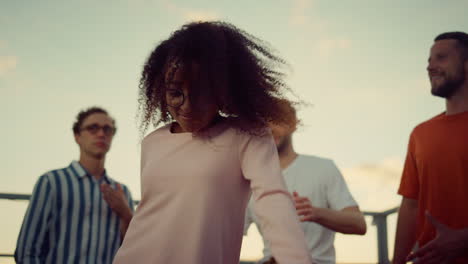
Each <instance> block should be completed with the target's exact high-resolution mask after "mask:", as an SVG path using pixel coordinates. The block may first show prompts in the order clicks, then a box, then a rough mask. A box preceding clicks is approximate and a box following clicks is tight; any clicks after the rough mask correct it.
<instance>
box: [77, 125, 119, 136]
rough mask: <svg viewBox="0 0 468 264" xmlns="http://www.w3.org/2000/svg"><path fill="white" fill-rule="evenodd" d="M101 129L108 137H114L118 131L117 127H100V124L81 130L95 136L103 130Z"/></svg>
mask: <svg viewBox="0 0 468 264" xmlns="http://www.w3.org/2000/svg"><path fill="white" fill-rule="evenodd" d="M101 129H102V131H103V132H104V135H106V136H112V135H114V134H115V132H116V130H117V129H116V128H115V127H112V126H109V125H104V126H100V125H98V124H91V125H87V126H85V127H83V128H81V131H83V130H86V131H88V132H89V133H91V134H93V135H94V134H96V133H98V132H99V130H101Z"/></svg>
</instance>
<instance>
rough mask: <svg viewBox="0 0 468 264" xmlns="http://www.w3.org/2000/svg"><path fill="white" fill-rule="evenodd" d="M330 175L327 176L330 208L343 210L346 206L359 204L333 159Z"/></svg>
mask: <svg viewBox="0 0 468 264" xmlns="http://www.w3.org/2000/svg"><path fill="white" fill-rule="evenodd" d="M329 170H330V175H329V177H327V179H328V180H329V181H328V184H327V187H326V188H327V192H326V193H327V194H326V195H327V202H328V206H329V208H330V209H333V210H342V209H344V208H346V207H350V206H357V203H356V200H354V198H353V196H352V195H351V192H350V191H349V188H348V185H347V184H346V181H345V179H344V178H343V175H342V174H341V172H340V170H339V169H338V167H337V166H336V165H335V163H334V162H333V161H331V160H330V169H329Z"/></svg>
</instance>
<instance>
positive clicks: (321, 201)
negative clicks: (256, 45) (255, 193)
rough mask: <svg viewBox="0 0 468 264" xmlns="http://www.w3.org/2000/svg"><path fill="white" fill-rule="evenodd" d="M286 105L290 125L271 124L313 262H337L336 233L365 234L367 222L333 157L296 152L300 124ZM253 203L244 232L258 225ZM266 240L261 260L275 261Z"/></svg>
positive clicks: (288, 105)
mask: <svg viewBox="0 0 468 264" xmlns="http://www.w3.org/2000/svg"><path fill="white" fill-rule="evenodd" d="M284 107H287V108H289V110H290V111H289V112H290V115H291V117H290V118H288V119H289V120H291V122H290V124H284V125H276V124H270V127H271V129H272V133H273V136H274V138H275V142H276V145H277V148H278V154H279V158H280V165H281V168H282V170H283V176H284V179H285V182H286V185H287V187H288V190H289V191H290V192H291V193H292V195H293V198H294V202H295V204H296V210H297V214H298V216H299V217H300V221H301V222H302V223H301V225H302V228H303V230H304V233H305V236H306V240H307V243H308V247H309V252H310V255H311V256H312V259H313V261H314V263H317V264H325V263H326V264H328V263H336V261H335V248H334V246H333V243H334V239H335V232H340V233H344V234H359V235H364V234H365V233H366V222H365V220H364V216H363V214H362V213H361V211H360V210H359V207H358V205H357V203H356V201H355V200H354V198H353V196H352V195H351V193H350V192H349V189H348V187H347V185H346V182H345V181H344V178H343V176H342V175H341V173H340V171H339V170H338V168H337V167H336V165H335V163H334V162H333V161H332V160H330V159H325V158H321V157H316V156H309V155H299V154H297V153H296V152H295V151H294V148H293V144H292V133H293V132H294V131H295V130H296V126H297V123H298V121H297V118H296V112H295V110H294V108H292V107H291V105H290V104H289V103H284ZM252 206H253V203H252V200H251V201H250V202H249V205H248V207H247V213H246V220H245V226H244V234H246V233H247V230H248V228H249V226H250V224H251V223H252V222H254V223H255V224H256V225H257V227H259V225H258V221H257V217H256V216H255V214H254V211H253V208H252ZM259 231H260V233H261V232H262V230H260V229H259ZM263 242H264V249H263V255H264V257H263V258H262V260H260V262H259V263H276V262H275V260H274V256H272V255H271V251H270V245H269V243H268V241H266V240H265V238H263Z"/></svg>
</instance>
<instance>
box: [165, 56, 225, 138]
mask: <svg viewBox="0 0 468 264" xmlns="http://www.w3.org/2000/svg"><path fill="white" fill-rule="evenodd" d="M193 68H195V69H193ZM193 68H192V69H193V70H197V69H196V67H193ZM186 69H187V67H183V66H175V65H174V66H172V67H169V69H168V71H167V72H166V74H165V100H166V103H167V106H168V110H169V113H170V115H171V116H172V118H173V119H174V120H175V121H176V122H177V124H178V125H179V127H174V132H176V133H181V132H197V131H199V130H201V129H204V128H207V127H208V126H209V125H211V124H212V122H213V120H214V119H215V118H216V117H217V116H218V112H219V108H218V106H217V105H216V103H215V102H213V101H212V100H210V99H208V98H206V97H202V98H200V100H198V101H197V103H196V105H194V104H193V102H191V100H190V96H189V95H190V92H191V84H190V78H188V77H187V76H188V74H189V72H188V71H187V70H186Z"/></svg>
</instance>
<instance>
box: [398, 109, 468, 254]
mask: <svg viewBox="0 0 468 264" xmlns="http://www.w3.org/2000/svg"><path fill="white" fill-rule="evenodd" d="M398 193H399V194H401V195H403V196H404V197H407V198H411V199H415V200H418V205H419V210H418V220H417V233H416V235H417V240H418V242H419V245H420V246H422V245H424V244H426V243H427V242H429V241H430V240H432V239H434V237H435V228H434V227H433V226H432V224H431V223H430V222H428V221H427V219H426V217H425V214H424V212H425V211H428V212H429V213H430V214H431V215H432V216H433V217H435V218H436V219H437V220H438V221H440V222H441V223H443V224H445V225H447V226H449V227H451V228H454V229H462V228H467V227H468V112H463V113H459V114H455V115H445V113H442V114H439V115H437V116H435V117H433V118H432V119H430V120H428V121H426V122H424V123H422V124H420V125H418V126H417V127H416V128H415V129H414V130H413V132H412V133H411V136H410V140H409V146H408V154H407V156H406V162H405V167H404V170H403V176H402V179H401V183H400V188H399V190H398ZM463 260H466V262H463V263H468V258H466V259H465V258H464V259H463Z"/></svg>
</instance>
